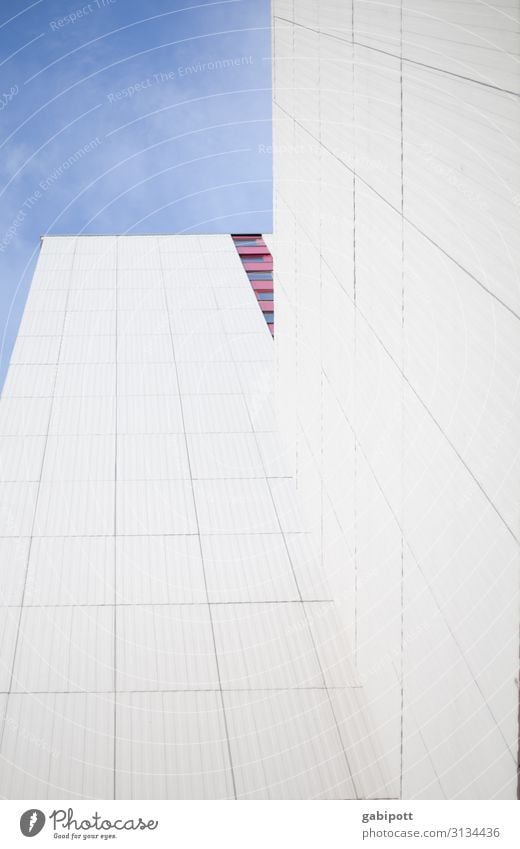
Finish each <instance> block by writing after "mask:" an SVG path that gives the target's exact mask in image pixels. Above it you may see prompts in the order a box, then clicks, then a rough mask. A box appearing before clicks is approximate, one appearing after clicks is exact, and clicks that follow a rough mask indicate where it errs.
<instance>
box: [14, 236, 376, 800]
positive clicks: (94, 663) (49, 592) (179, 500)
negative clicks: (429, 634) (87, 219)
mask: <svg viewBox="0 0 520 849" xmlns="http://www.w3.org/2000/svg"><path fill="white" fill-rule="evenodd" d="M261 255H262V256H265V255H266V249H265V247H262V254H261ZM263 261H264V260H262V262H263ZM265 262H266V264H268V262H267V260H266V261H265ZM252 282H253V283H254V282H257V281H251V280H250V279H249V278H248V274H247V272H246V270H245V269H244V267H243V263H242V260H241V258H240V255H239V252H238V251H237V249H236V246H235V244H234V242H233V240H232V238H231V236H157V237H156V236H146V237H126V236H125V237H123V236H121V237H117V236H114V237H111V236H107V237H94V236H92V237H88V236H87V237H77V238H76V237H47V238H44V239H43V240H42V246H41V253H40V257H39V260H38V264H37V268H36V271H35V275H34V279H33V282H32V286H31V289H30V293H29V297H28V300H27V304H26V308H25V312H24V315H23V319H22V323H21V326H20V330H19V334H18V338H17V341H16V344H15V347H14V351H13V355H12V358H11V363H10V367H9V371H8V375H7V380H6V383H5V386H4V390H3V394H2V398H1V400H0V474H1V480H0V504H1V508H2V509H1V511H0V516H1V523H0V553H1V556H0V572H1V574H0V584H1V586H2V597H1V601H0V638H1V642H2V653H1V663H0V710H1V721H2V725H1V739H0V796H2V797H3V798H10V799H23V798H30V799H45V798H51V799H57V798H58V799H60V798H61V799H79V798H94V799H96V798H99V799H108V798H124V799H129V798H137V799H142V798H151V799H159V798H172V799H182V798H193V799H206V798H217V799H224V798H231V799H233V798H238V799H244V798H245V799H248V798H260V799H266V798H273V799H284V798H300V799H307V798H308V799H313V798H325V799H328V798H332V799H334V798H363V797H365V796H367V795H384V794H385V792H386V791H385V777H384V776H383V775H382V774H381V773H380V771H379V769H378V767H377V758H376V757H375V756H374V754H373V753H372V751H371V746H370V735H369V732H368V731H367V730H366V728H365V710H364V708H363V702H362V700H363V693H362V687H361V686H360V685H359V682H357V681H356V680H355V677H354V675H353V674H352V670H351V669H350V667H349V664H348V650H347V649H346V648H345V646H344V634H343V624H342V621H341V618H340V611H337V610H336V605H335V603H334V601H333V600H332V596H331V592H330V590H329V589H328V587H327V585H326V583H325V582H324V581H323V580H322V578H321V571H320V560H319V557H316V553H315V552H314V549H313V547H312V543H311V534H310V532H309V529H308V528H307V526H306V525H305V520H304V518H303V516H301V515H300V514H299V511H298V504H297V497H296V492H295V486H294V481H293V479H292V477H291V475H290V473H289V471H288V468H287V466H288V463H287V455H286V453H285V452H284V449H283V446H282V442H281V441H280V439H279V436H278V434H277V432H276V421H275V415H274V408H273V392H272V389H273V354H274V347H273V339H272V336H271V329H270V327H269V324H270V323H271V322H268V321H266V320H265V318H264V316H263V314H262V310H261V309H260V306H259V303H258V301H257V297H256V294H255V292H256V290H255V288H254V287H253V286H252ZM263 282H269V281H263Z"/></svg>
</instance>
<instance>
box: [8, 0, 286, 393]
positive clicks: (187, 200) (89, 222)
mask: <svg viewBox="0 0 520 849" xmlns="http://www.w3.org/2000/svg"><path fill="white" fill-rule="evenodd" d="M270 50H271V35H270V10H269V0H219V1H218V2H216V1H215V0H214V2H197V0H151V2H148V3H143V2H137V0H88V2H81V0H80V2H78V0H36V2H35V0H33V2H26V0H2V4H1V7H0V80H1V82H0V127H1V132H0V196H1V200H0V281H1V285H0V331H1V336H2V341H1V349H0V386H1V385H2V383H3V379H4V376H5V371H6V369H7V365H8V362H9V356H10V353H11V349H12V345H13V342H14V339H15V337H16V332H17V328H18V324H19V321H20V318H21V314H22V311H23V306H24V303H25V299H26V296H27V291H28V287H29V285H30V281H31V277H32V272H33V270H34V265H35V261H36V258H37V255H38V250H39V245H40V236H41V235H42V234H45V233H55V234H56V233H60V234H63V233H65V234H71V233H79V234H88V233H102V234H105V233H106V234H109V233H127V234H132V233H134V234H136V233H218V232H220V233H231V232H258V233H269V232H271V229H272V223H271V222H272V209H271V207H272V182H271V177H272V171H271V168H272V165H271V155H270V145H271V63H270Z"/></svg>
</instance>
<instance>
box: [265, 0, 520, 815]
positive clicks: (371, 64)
mask: <svg viewBox="0 0 520 849" xmlns="http://www.w3.org/2000/svg"><path fill="white" fill-rule="evenodd" d="M509 11H510V10H509V7H508V6H507V4H505V3H494V4H493V5H492V6H489V5H484V4H479V3H469V4H467V3H462V2H457V0H450V1H449V2H447V3H439V2H428V0H424V2H420V3H406V2H401V3H399V2H398V3H393V4H392V3H390V4H381V3H371V2H368V3H367V2H359V1H358V0H341V2H336V0H320V2H317V0H298V2H291V0H274V3H273V12H274V28H273V29H274V32H273V43H274V172H275V207H276V209H275V227H274V232H275V235H274V238H273V239H269V240H268V244H269V246H270V247H271V249H272V254H273V257H274V262H275V269H276V287H275V289H276V299H275V300H276V351H277V376H278V381H279V383H278V395H277V397H278V404H277V409H278V410H279V411H280V414H281V418H280V423H281V425H282V428H283V430H284V431H285V432H286V433H287V434H288V444H289V445H291V446H293V447H294V453H293V463H292V471H294V473H295V475H296V480H297V486H298V489H299V492H300V494H301V497H302V499H303V501H304V502H306V503H308V505H309V506H310V508H311V509H310V511H309V514H310V517H311V519H312V520H313V530H314V532H315V538H316V546H317V549H318V550H319V551H320V552H321V556H322V558H323V568H324V572H325V574H326V575H327V576H328V578H329V580H330V581H332V582H333V584H334V597H335V598H336V601H337V603H338V605H341V606H342V607H343V610H344V616H343V621H344V623H345V628H346V629H347V631H348V636H349V642H350V644H351V646H352V653H353V659H354V663H355V668H356V671H357V674H358V675H359V677H360V680H361V681H362V682H363V684H364V691H365V693H366V697H367V702H368V710H369V713H370V719H369V722H370V724H371V727H372V729H373V731H374V734H375V737H376V738H377V742H376V748H377V751H379V752H381V753H382V754H383V755H384V756H385V765H386V769H387V773H388V774H389V775H390V784H389V788H388V789H389V793H390V795H391V796H397V797H399V796H402V797H404V798H413V797H422V798H439V799H442V798H448V799H460V798H471V799H474V798H484V799H486V798H513V797H514V796H515V795H516V774H517V762H518V631H519V628H518V625H519V614H518V610H519V606H518V600H519V597H518V537H519V522H518V505H519V502H520V497H519V496H520V491H519V451H518V444H519V441H518V375H519V371H520V342H519V339H520V336H519V324H518V320H519V318H520V300H519V268H520V261H519V260H520V256H519V252H520V240H519V239H518V232H519V231H518V225H519V220H518V209H519V205H520V204H519V198H520V156H519V145H518V142H519V123H518V94H519V93H520V74H519V69H518V61H517V54H518V37H517V36H516V35H513V34H512V32H511V19H510V16H509Z"/></svg>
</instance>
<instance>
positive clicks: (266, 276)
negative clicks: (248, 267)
mask: <svg viewBox="0 0 520 849" xmlns="http://www.w3.org/2000/svg"><path fill="white" fill-rule="evenodd" d="M247 275H248V277H249V279H250V280H272V279H273V272H272V271H248V272H247Z"/></svg>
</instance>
